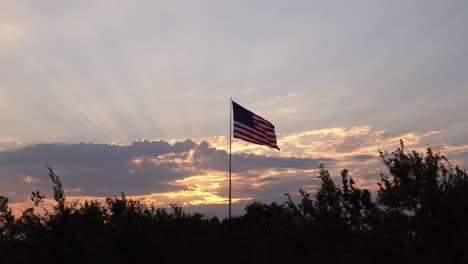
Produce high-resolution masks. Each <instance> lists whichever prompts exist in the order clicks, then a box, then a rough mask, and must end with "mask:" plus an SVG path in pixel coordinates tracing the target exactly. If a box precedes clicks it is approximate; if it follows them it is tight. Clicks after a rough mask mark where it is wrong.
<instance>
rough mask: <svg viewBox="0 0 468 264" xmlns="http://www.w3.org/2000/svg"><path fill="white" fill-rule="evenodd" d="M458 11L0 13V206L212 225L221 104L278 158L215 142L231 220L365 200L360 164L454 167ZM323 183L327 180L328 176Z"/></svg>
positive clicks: (221, 199) (464, 44)
mask: <svg viewBox="0 0 468 264" xmlns="http://www.w3.org/2000/svg"><path fill="white" fill-rule="evenodd" d="M466 25H468V2H467V1H464V0H446V1H433V0H409V1H408V0H405V1H403V0H391V1H390V0H388V1H383V0H382V1H375V0H368V1H364V0H363V1H279V0H277V1H275V0H270V1H256V0H249V1H243V0H238V1H229V0H225V1H215V0H213V1H203V0H199V1H157V0H154V1H114V0H113V1H110V0H108V1H105V0H103V1H100V0H96V1H85V0H84V1H48V0H43V1H21V0H18V1H7V0H0V123H1V126H0V182H1V184H0V195H4V196H7V197H9V198H10V201H11V202H12V204H13V205H14V206H16V210H17V211H19V212H20V211H21V210H24V208H27V207H29V206H30V201H29V196H30V194H31V192H32V191H35V190H40V191H41V192H43V193H46V197H47V198H51V195H50V189H51V182H50V180H49V179H48V175H47V170H46V167H45V164H46V163H47V164H49V165H50V166H51V167H53V168H54V169H55V170H56V171H57V173H58V175H59V176H60V177H61V179H62V182H63V184H64V186H65V189H66V195H67V196H68V197H69V200H73V199H102V198H104V197H106V196H118V195H120V192H125V193H126V194H127V196H130V197H132V198H134V199H141V200H143V201H145V202H147V203H154V204H156V205H158V206H167V205H168V204H169V203H176V202H180V203H181V204H182V205H183V206H184V207H185V208H186V209H187V210H189V211H190V210H192V211H199V212H202V213H205V214H207V215H218V216H221V217H223V216H225V215H226V214H227V207H226V202H227V177H228V176H227V169H228V152H227V150H228V147H229V107H230V105H229V98H230V97H232V98H233V100H235V101H236V102H237V103H239V104H241V105H242V106H244V107H246V108H247V109H249V110H251V111H253V112H255V113H257V114H259V115H261V116H262V117H264V118H266V119H268V120H269V121H270V122H272V123H273V124H274V125H275V126H276V132H277V136H278V145H279V147H280V148H281V151H277V150H275V149H269V148H267V147H262V146H257V145H252V144H248V143H245V142H242V141H240V140H238V139H235V140H233V156H232V159H233V177H234V178H233V197H234V202H235V204H234V213H235V214H241V213H242V210H243V207H244V206H245V204H246V203H249V202H251V201H254V200H255V201H261V202H272V201H276V202H284V201H285V196H284V193H286V192H287V193H291V194H296V193H297V191H298V190H299V188H303V189H305V190H308V191H311V192H314V191H315V190H316V189H317V188H318V187H319V185H320V183H319V182H318V179H317V178H316V176H317V168H318V166H319V164H320V163H324V164H325V165H326V168H328V169H329V170H330V171H332V173H333V175H335V176H338V175H339V171H340V170H341V169H343V168H347V169H349V170H350V175H351V176H352V177H353V178H355V180H356V182H357V183H358V185H359V186H360V187H362V188H368V189H370V190H373V191H375V190H376V189H377V185H376V183H377V182H378V181H379V173H380V172H384V173H385V168H383V166H382V165H381V162H380V160H379V157H378V150H389V151H392V150H395V149H396V148H397V147H398V146H399V139H403V140H404V141H405V142H406V145H407V148H408V149H410V150H412V149H415V150H418V151H424V148H426V147H427V146H430V147H432V148H434V149H437V150H440V151H441V153H442V154H444V155H446V156H447V157H448V158H449V159H450V160H451V162H452V163H453V164H458V165H460V166H461V167H462V168H466V167H467V166H466V165H465V164H467V163H466V162H467V161H468V116H467V115H466V113H468V109H467V108H468V107H467V104H466V98H467V97H468V74H466V73H467V69H468V27H467V26H466ZM336 180H337V181H339V178H336Z"/></svg>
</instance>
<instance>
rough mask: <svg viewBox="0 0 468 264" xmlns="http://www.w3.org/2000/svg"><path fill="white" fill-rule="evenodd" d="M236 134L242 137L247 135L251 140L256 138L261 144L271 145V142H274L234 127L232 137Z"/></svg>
mask: <svg viewBox="0 0 468 264" xmlns="http://www.w3.org/2000/svg"><path fill="white" fill-rule="evenodd" d="M236 135H242V136H243V137H249V138H251V139H253V140H256V141H258V142H262V144H265V145H272V144H275V142H272V141H269V140H266V139H265V138H261V137H259V136H257V135H255V134H252V133H249V132H247V131H245V130H243V129H239V128H234V137H235V136H236Z"/></svg>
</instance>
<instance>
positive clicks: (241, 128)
mask: <svg viewBox="0 0 468 264" xmlns="http://www.w3.org/2000/svg"><path fill="white" fill-rule="evenodd" d="M253 121H254V126H255V128H251V127H249V126H246V125H244V124H242V123H240V122H237V121H234V137H235V138H239V139H242V140H245V141H248V142H251V143H254V144H259V145H266V146H269V147H270V148H276V149H278V150H279V148H278V145H277V143H276V134H275V126H273V125H272V124H271V123H270V122H268V121H267V120H265V119H263V118H262V117H260V116H258V115H255V114H253Z"/></svg>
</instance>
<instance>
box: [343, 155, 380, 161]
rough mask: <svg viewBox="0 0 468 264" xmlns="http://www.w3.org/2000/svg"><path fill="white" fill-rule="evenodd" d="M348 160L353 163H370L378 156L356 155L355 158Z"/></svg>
mask: <svg viewBox="0 0 468 264" xmlns="http://www.w3.org/2000/svg"><path fill="white" fill-rule="evenodd" d="M346 158H347V159H348V160H351V161H368V160H372V159H377V158H378V156H377V155H354V156H350V157H346Z"/></svg>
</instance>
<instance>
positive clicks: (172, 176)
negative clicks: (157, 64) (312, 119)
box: [0, 127, 468, 208]
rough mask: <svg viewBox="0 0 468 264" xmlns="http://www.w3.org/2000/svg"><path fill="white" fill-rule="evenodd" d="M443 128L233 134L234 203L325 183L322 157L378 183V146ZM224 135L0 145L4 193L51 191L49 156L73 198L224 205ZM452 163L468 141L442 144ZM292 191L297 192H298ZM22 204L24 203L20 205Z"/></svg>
mask: <svg viewBox="0 0 468 264" xmlns="http://www.w3.org/2000/svg"><path fill="white" fill-rule="evenodd" d="M437 133H441V132H438V131H408V132H392V131H384V130H374V129H372V128H371V127H350V128H329V129H321V130H312V131H302V132H296V133H290V134H282V135H279V137H278V140H279V142H281V143H282V149H283V150H284V151H283V150H282V151H276V150H273V149H269V148H266V147H263V146H257V145H253V144H246V143H245V142H242V141H240V140H234V141H233V154H232V177H233V197H234V200H233V201H234V202H236V203H239V204H245V203H247V202H248V201H251V200H259V201H262V202H272V201H277V202H282V201H284V200H285V197H284V193H285V192H288V193H291V194H292V195H293V196H297V191H298V190H299V188H302V189H305V190H307V191H310V192H314V191H315V190H317V188H318V187H319V186H320V181H319V180H318V179H317V178H316V176H317V175H318V174H317V173H318V166H319V164H320V163H324V164H325V166H326V169H327V170H329V171H330V172H331V173H332V176H333V177H334V179H335V180H336V181H337V182H338V183H340V181H341V179H340V176H339V175H340V174H339V173H340V171H341V170H342V169H343V168H347V169H348V170H349V172H350V176H351V177H353V178H354V179H355V182H356V183H357V185H358V186H360V187H362V188H367V189H370V190H371V191H375V190H377V185H376V183H377V182H378V181H379V173H380V172H386V169H385V168H384V166H383V165H382V164H381V160H380V159H379V158H378V153H377V150H378V149H384V150H390V151H391V150H394V149H395V148H396V147H398V146H399V138H400V137H401V138H403V139H404V140H405V141H406V142H407V148H408V150H412V149H416V150H418V151H424V148H425V147H427V146H426V145H425V144H424V142H425V138H428V137H432V136H433V135H437ZM226 143H227V139H226V138H225V137H212V138H209V137H208V138H204V139H193V140H192V139H187V140H172V141H170V142H168V141H164V140H157V141H147V140H146V141H137V142H133V143H132V144H130V145H112V144H84V143H80V144H36V145H28V146H25V147H22V148H18V149H13V150H7V151H3V152H0V180H1V182H2V185H1V186H0V194H1V195H7V196H9V197H10V198H11V200H12V201H13V202H14V203H17V204H19V203H21V202H25V201H27V200H28V199H27V198H28V196H29V195H30V193H31V191H34V190H40V191H42V192H44V193H46V194H47V197H49V198H50V197H51V195H50V189H51V188H50V187H51V182H50V180H49V178H48V175H47V170H46V168H45V163H46V162H47V163H48V164H49V165H50V166H51V167H52V168H54V170H56V172H57V174H58V175H59V176H60V177H61V179H62V183H63V185H64V187H65V190H66V194H67V195H68V196H69V198H70V199H77V198H80V197H85V198H89V199H94V198H97V199H103V198H104V197H106V196H116V195H119V194H120V192H122V191H123V192H125V193H126V194H127V195H128V196H129V197H133V198H135V199H140V200H142V201H144V202H147V203H154V204H156V205H160V206H161V205H167V204H169V203H174V202H181V203H182V204H183V205H186V206H197V208H201V207H199V206H208V205H214V204H225V203H226V202H227V196H228V181H227V177H228V158H229V155H228V152H227V151H226V146H227V144H226ZM440 146H441V147H440V149H441V151H442V153H443V154H444V155H446V156H447V157H449V159H452V158H453V161H454V164H461V165H464V161H465V160H466V159H467V158H468V155H467V154H466V153H467V151H468V146H466V145H458V146H454V145H446V144H445V145H444V144H442V145H440ZM293 198H294V197H293ZM23 208H24V206H23Z"/></svg>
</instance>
